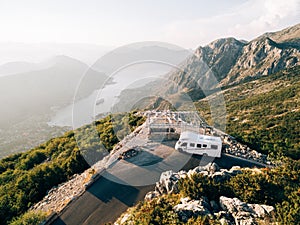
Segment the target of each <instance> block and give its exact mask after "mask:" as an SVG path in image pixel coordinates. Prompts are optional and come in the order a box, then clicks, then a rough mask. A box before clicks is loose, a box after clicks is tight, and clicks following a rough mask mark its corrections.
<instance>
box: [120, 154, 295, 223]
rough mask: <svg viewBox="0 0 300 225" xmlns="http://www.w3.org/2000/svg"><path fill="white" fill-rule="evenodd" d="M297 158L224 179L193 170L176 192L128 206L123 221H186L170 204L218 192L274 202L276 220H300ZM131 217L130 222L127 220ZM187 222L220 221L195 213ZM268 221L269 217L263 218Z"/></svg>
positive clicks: (215, 196) (216, 195) (216, 196)
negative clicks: (214, 178) (268, 167)
mask: <svg viewBox="0 0 300 225" xmlns="http://www.w3.org/2000/svg"><path fill="white" fill-rule="evenodd" d="M299 170H300V160H298V161H295V160H292V159H286V162H285V163H284V164H283V165H281V166H279V167H276V168H272V169H262V170H260V172H255V173H254V172H253V171H251V170H244V171H243V173H241V174H238V175H237V176H234V177H231V178H230V179H229V180H227V181H219V182H217V181H215V180H213V178H211V177H207V176H203V175H201V174H195V175H194V176H193V177H192V178H191V179H189V178H186V179H182V180H180V183H179V190H180V193H179V194H171V195H164V196H162V197H159V198H155V199H153V200H151V201H143V202H140V203H139V204H138V205H137V206H135V207H133V208H131V209H129V210H128V211H127V213H129V214H130V217H129V218H128V220H127V223H125V224H145V225H146V224H157V225H158V224H186V223H184V222H183V221H180V219H179V217H178V215H177V214H176V213H175V212H174V210H173V207H174V206H175V205H177V204H179V199H180V198H181V197H190V198H191V199H199V198H201V197H202V196H206V197H207V198H208V200H217V201H218V199H219V197H220V196H226V197H237V198H239V199H241V200H242V201H245V202H248V203H258V204H268V205H273V206H275V209H276V212H275V215H274V218H273V219H274V220H275V221H277V222H278V224H299V223H300V211H299V210H300V208H299V204H300V177H299ZM129 221H130V222H129ZM132 222H133V223H132ZM187 224H212V225H215V224H219V221H218V220H217V219H211V218H206V217H201V216H198V217H196V218H190V220H189V221H188V223H187ZM262 224H268V221H264V223H263V222H262Z"/></svg>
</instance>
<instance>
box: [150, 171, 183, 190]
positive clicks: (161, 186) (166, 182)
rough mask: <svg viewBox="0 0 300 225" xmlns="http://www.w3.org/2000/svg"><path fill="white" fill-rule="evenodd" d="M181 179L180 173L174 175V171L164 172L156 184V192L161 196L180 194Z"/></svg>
mask: <svg viewBox="0 0 300 225" xmlns="http://www.w3.org/2000/svg"><path fill="white" fill-rule="evenodd" d="M180 178H181V177H180V176H179V174H178V173H174V172H173V171H172V170H169V171H166V172H163V173H162V174H161V175H160V179H159V182H156V186H155V191H157V192H159V193H160V194H170V193H178V192H179V190H178V180H179V179H180Z"/></svg>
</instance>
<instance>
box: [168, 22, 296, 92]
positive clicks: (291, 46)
mask: <svg viewBox="0 0 300 225" xmlns="http://www.w3.org/2000/svg"><path fill="white" fill-rule="evenodd" d="M203 63H204V64H205V65H207V66H208V67H209V68H210V70H211V71H212V72H213V75H214V76H215V77H216V79H217V80H218V82H219V84H218V86H220V87H224V86H228V85H232V84H236V83H240V82H243V81H244V80H249V79H253V78H258V77H261V76H265V75H269V74H272V73H275V72H277V71H279V70H281V69H284V68H290V67H293V66H295V65H299V64H300V24H297V25H295V26H293V27H290V28H287V29H284V30H282V31H278V32H273V33H266V34H264V35H262V36H260V37H258V38H256V39H254V40H252V41H250V42H245V41H239V40H236V39H234V38H222V39H218V40H216V41H213V42H211V43H210V44H208V45H207V46H204V47H199V48H197V50H196V51H195V55H194V56H192V57H191V58H190V59H188V60H187V62H186V64H185V65H184V66H183V67H182V70H183V71H184V72H183V73H185V76H182V73H177V74H176V73H175V74H173V75H172V78H171V79H172V80H174V81H178V82H177V83H178V84H180V85H182V86H185V87H186V88H188V87H192V85H193V84H191V83H190V81H191V80H190V79H184V77H186V78H190V77H193V82H194V81H197V82H199V83H200V82H202V83H205V84H206V85H205V87H206V88H207V89H211V88H214V86H212V85H210V83H208V82H207V77H206V76H204V74H202V73H201V72H199V71H201V70H204V71H206V72H208V70H207V68H204V66H203ZM210 70H209V71H210Z"/></svg>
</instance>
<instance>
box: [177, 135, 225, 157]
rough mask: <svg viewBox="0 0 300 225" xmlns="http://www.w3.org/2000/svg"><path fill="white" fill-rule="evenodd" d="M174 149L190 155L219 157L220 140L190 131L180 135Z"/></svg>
mask: <svg viewBox="0 0 300 225" xmlns="http://www.w3.org/2000/svg"><path fill="white" fill-rule="evenodd" d="M175 149H176V150H178V151H183V152H187V153H190V154H197V155H207V156H211V157H218V158H220V157H221V150H222V140H221V138H220V137H215V136H208V135H202V134H198V133H194V132H191V131H184V132H182V133H181V135H180V137H179V140H178V141H177V142H176V145H175Z"/></svg>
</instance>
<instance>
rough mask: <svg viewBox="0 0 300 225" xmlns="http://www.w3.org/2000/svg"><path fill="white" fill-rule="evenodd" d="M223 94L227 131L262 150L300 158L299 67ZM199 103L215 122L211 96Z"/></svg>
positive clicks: (225, 91)
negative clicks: (211, 112)
mask: <svg viewBox="0 0 300 225" xmlns="http://www.w3.org/2000/svg"><path fill="white" fill-rule="evenodd" d="M222 93H223V95H224V98H225V102H226V108H227V109H226V110H227V112H226V113H227V123H226V124H227V125H226V132H227V133H229V134H231V135H233V136H235V137H236V138H238V139H239V140H240V141H242V142H244V143H246V144H248V145H249V146H251V147H252V148H253V149H256V150H258V151H260V152H263V153H268V154H270V153H271V154H279V155H281V154H283V155H286V156H289V157H292V158H294V159H299V158H300V135H299V133H300V67H299V66H297V67H294V68H291V69H287V70H282V71H280V72H278V73H275V74H273V75H269V76H267V77H263V78H260V79H257V80H253V81H248V82H244V83H242V84H239V85H237V86H232V87H226V88H224V89H223V91H222ZM214 96H215V95H212V96H210V98H213V97H214ZM196 105H197V107H198V109H199V112H200V113H201V114H202V115H203V116H204V117H205V118H206V120H207V121H208V122H209V123H212V119H211V115H210V111H209V105H208V98H205V99H202V100H200V101H199V102H197V103H196ZM220 113H222V112H220ZM214 122H217V121H214Z"/></svg>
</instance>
